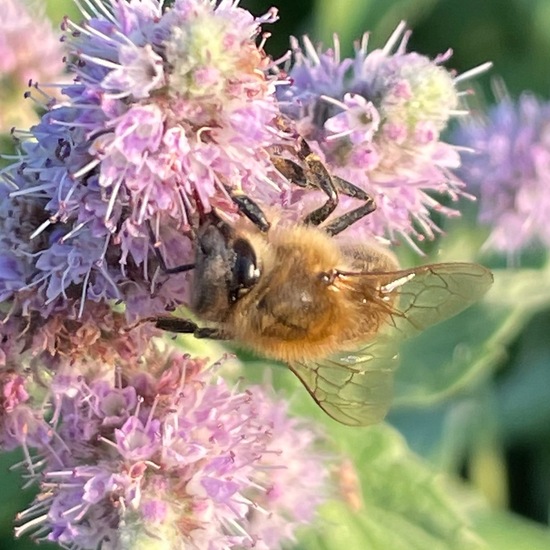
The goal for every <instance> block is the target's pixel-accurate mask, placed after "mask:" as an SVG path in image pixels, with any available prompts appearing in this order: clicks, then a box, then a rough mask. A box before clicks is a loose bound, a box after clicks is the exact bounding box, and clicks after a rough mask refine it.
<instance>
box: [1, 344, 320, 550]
mask: <svg viewBox="0 0 550 550" xmlns="http://www.w3.org/2000/svg"><path fill="white" fill-rule="evenodd" d="M160 357H161V355H160V354H157V355H156V356H155V355H150V356H149V361H148V362H147V365H146V366H147V371H145V370H143V368H140V367H139V366H137V365H135V364H134V365H131V364H128V365H126V367H124V368H123V369H122V371H121V372H119V374H118V375H117V376H116V377H115V376H113V374H112V373H110V374H109V373H108V372H107V373H106V374H105V375H103V376H101V375H100V373H98V372H96V373H94V374H93V375H91V376H82V375H81V374H79V373H78V371H77V370H74V369H73V370H72V371H71V370H66V371H65V372H64V373H61V372H58V373H57V374H55V375H54V377H53V379H52V381H51V384H50V388H51V389H50V391H49V392H48V394H47V400H46V402H49V403H50V404H51V406H52V407H53V409H52V415H51V416H52V419H51V421H50V422H49V424H48V426H47V427H48V437H47V439H46V438H42V439H39V438H37V437H35V438H34V439H33V440H32V441H31V440H29V441H28V442H27V443H28V446H29V447H32V448H33V450H34V452H36V453H38V454H37V455H36V456H35V457H34V458H33V459H30V460H31V462H30V463H29V469H30V471H31V473H32V472H34V474H33V475H32V477H34V478H37V479H38V478H40V479H42V483H41V494H39V495H38V497H37V499H36V501H35V503H34V504H33V505H32V506H31V507H30V508H29V509H28V510H27V511H25V512H23V513H21V514H20V516H19V519H20V524H21V525H20V527H19V528H18V529H17V533H18V534H19V535H20V534H23V533H27V532H31V533H33V536H34V537H35V538H37V539H38V540H44V539H47V540H51V541H56V542H58V543H60V544H62V545H65V546H70V547H72V548H79V549H82V550H85V549H95V548H98V547H101V548H112V549H115V548H116V549H125V548H128V549H129V548H132V549H133V548H150V547H154V548H174V549H175V548H192V549H205V550H206V549H209V550H210V549H220V550H221V549H222V548H225V549H228V548H252V547H254V548H258V549H265V550H267V549H275V548H280V547H281V544H283V543H285V542H288V541H291V540H293V536H294V532H295V530H296V527H297V526H299V525H300V524H305V523H309V522H310V521H311V520H312V519H313V517H314V515H315V510H316V508H317V506H318V505H319V504H320V503H321V502H322V501H323V500H324V499H325V494H326V483H327V474H326V469H324V468H323V467H322V464H321V461H320V454H319V451H317V450H316V440H317V439H318V438H317V436H316V435H314V433H313V432H312V431H311V430H310V429H309V428H307V427H306V426H305V425H303V424H302V423H300V422H298V421H297V420H291V419H289V417H288V416H287V413H286V406H285V404H284V403H282V402H276V401H273V399H272V397H271V396H269V395H268V394H266V392H265V391H264V390H262V389H260V388H251V389H249V390H246V391H244V392H238V391H235V390H230V389H229V388H228V387H227V385H226V384H225V383H224V382H223V381H222V380H221V379H220V378H216V377H215V376H212V375H213V374H214V373H213V372H211V371H209V370H204V366H205V361H204V360H198V359H191V358H189V357H188V356H181V355H171V356H170V357H169V359H168V361H167V362H166V363H163V362H162V361H161V359H160ZM98 374H99V376H98ZM212 377H213V378H214V380H215V381H214V382H213V383H212V382H211V381H209V379H211V378H212ZM115 380H116V382H115ZM10 384H11V388H12V389H11V390H8V389H7V385H6V386H5V393H10V394H11V395H13V396H15V395H18V396H19V397H13V398H12V401H13V402H15V401H18V400H19V401H21V402H22V403H24V402H25V400H26V399H27V397H28V396H27V395H26V394H25V393H24V392H22V391H21V389H15V387H16V386H20V384H19V381H18V380H17V379H12V380H11V381H10ZM44 424H45V422H44V421H42V425H44ZM35 464H36V465H38V464H40V472H38V470H39V468H38V467H37V466H36V467H35ZM148 545H153V546H148Z"/></svg>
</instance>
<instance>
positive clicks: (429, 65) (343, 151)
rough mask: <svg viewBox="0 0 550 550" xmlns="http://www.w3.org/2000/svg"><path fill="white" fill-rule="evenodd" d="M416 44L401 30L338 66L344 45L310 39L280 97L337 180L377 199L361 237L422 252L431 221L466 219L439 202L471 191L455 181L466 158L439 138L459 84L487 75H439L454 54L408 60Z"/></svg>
mask: <svg viewBox="0 0 550 550" xmlns="http://www.w3.org/2000/svg"><path fill="white" fill-rule="evenodd" d="M408 38H409V32H405V25H404V24H403V23H402V24H400V25H399V27H398V28H397V29H396V30H395V32H394V33H393V35H392V36H391V38H390V39H389V40H388V42H387V43H386V45H385V46H384V48H382V49H377V50H373V51H371V52H368V50H367V43H368V36H367V35H365V36H364V37H363V40H362V42H361V43H360V44H358V45H357V46H356V51H355V57H354V58H348V59H340V54H339V50H340V47H339V44H338V41H337V39H335V44H334V49H333V50H326V51H319V50H316V49H315V48H314V47H313V45H312V44H311V42H310V41H309V40H308V39H307V38H305V39H304V50H302V49H301V48H300V46H299V44H298V42H297V41H296V40H294V41H293V44H292V46H293V52H294V64H293V65H292V67H291V68H290V72H289V76H290V77H291V81H292V85H291V86H288V87H281V88H280V89H279V94H278V95H279V99H280V102H281V108H282V110H283V111H284V112H285V113H286V114H287V115H288V116H289V117H291V118H292V119H293V120H295V121H296V124H297V127H298V131H299V132H300V134H301V135H302V136H304V137H305V138H306V139H308V140H309V142H310V144H313V145H315V146H316V150H317V152H318V153H319V154H321V155H322V157H323V158H324V159H325V160H326V163H327V165H328V166H329V167H330V169H331V171H332V172H333V173H334V174H335V175H337V176H340V177H341V178H343V179H345V180H347V181H349V182H352V183H354V184H355V185H357V186H359V187H361V188H362V189H364V190H365V191H367V192H368V193H369V194H371V195H372V197H373V198H374V199H375V201H376V204H377V210H376V211H375V212H374V213H373V214H371V215H369V216H368V218H367V219H365V220H364V223H359V224H356V226H355V227H358V228H363V229H364V231H366V232H368V233H369V234H370V235H372V236H375V237H379V238H383V237H389V238H390V239H391V240H395V239H396V238H398V237H400V238H403V239H405V240H406V241H408V242H409V243H410V244H411V245H413V246H415V245H414V241H413V239H416V240H422V239H423V238H425V237H428V238H433V237H434V235H435V233H437V232H438V231H439V229H438V227H437V226H436V225H435V223H434V222H433V220H432V219H431V217H430V215H431V211H433V210H435V211H437V212H439V213H442V214H444V215H447V216H455V215H457V214H458V212H457V211H456V210H454V209H452V208H448V207H444V206H442V205H441V204H440V203H439V202H438V201H437V197H436V196H434V193H436V194H439V195H442V194H446V195H448V196H450V198H451V199H453V200H455V199H456V198H457V197H458V196H459V195H460V194H461V189H462V187H463V185H462V183H461V182H460V181H459V180H458V179H457V178H456V176H454V175H453V174H452V173H451V171H450V170H451V169H455V168H457V167H458V166H459V164H460V158H459V155H458V152H457V150H456V149H455V148H454V147H453V146H452V145H449V144H447V143H444V142H442V141H441V139H440V134H441V132H442V130H443V129H445V127H446V125H447V123H448V121H449V118H450V117H451V116H452V115H453V114H457V113H458V112H460V111H459V110H458V109H459V93H458V91H457V89H456V87H455V85H456V83H457V82H458V81H459V80H460V79H464V78H466V77H468V76H471V74H473V73H474V72H475V73H477V72H479V70H484V68H486V67H480V68H478V69H476V70H474V71H472V72H470V74H469V75H468V74H466V75H462V76H461V77H453V75H452V74H451V73H450V72H449V71H447V70H446V69H444V68H443V67H442V66H441V64H442V63H443V62H445V61H447V60H448V59H449V57H450V52H447V53H445V54H443V55H440V56H439V57H437V58H436V59H435V60H433V61H432V60H430V59H428V58H427V57H425V56H423V55H420V54H418V53H415V52H407V51H406V46H407V41H408ZM345 203H346V206H351V204H352V203H351V202H349V201H345Z"/></svg>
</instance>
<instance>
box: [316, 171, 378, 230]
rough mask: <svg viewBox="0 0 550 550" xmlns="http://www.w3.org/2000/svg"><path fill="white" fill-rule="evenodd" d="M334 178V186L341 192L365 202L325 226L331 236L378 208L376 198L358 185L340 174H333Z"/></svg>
mask: <svg viewBox="0 0 550 550" xmlns="http://www.w3.org/2000/svg"><path fill="white" fill-rule="evenodd" d="M332 180H333V182H334V186H335V187H336V189H337V190H338V191H339V192H340V193H342V194H343V195H346V196H348V197H352V198H354V199H358V200H361V201H364V204H362V205H361V206H359V207H358V208H356V209H355V210H350V211H349V212H346V213H345V214H342V215H341V216H339V217H338V218H336V219H335V220H334V221H333V222H332V223H330V224H328V225H327V226H326V227H324V230H325V231H326V232H327V233H328V234H329V235H331V236H333V235H338V233H340V232H342V231H344V229H347V228H348V227H349V226H350V225H352V224H354V223H355V222H357V221H359V220H360V219H361V218H364V217H365V216H367V215H368V214H371V213H372V212H374V211H375V210H376V203H375V202H374V199H373V198H372V197H371V196H370V195H368V194H367V193H365V191H363V190H362V189H360V188H359V187H357V186H356V185H353V184H352V183H350V182H349V181H346V180H343V179H342V178H339V177H338V176H332Z"/></svg>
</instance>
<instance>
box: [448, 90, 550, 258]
mask: <svg viewBox="0 0 550 550" xmlns="http://www.w3.org/2000/svg"><path fill="white" fill-rule="evenodd" d="M456 141H457V143H459V144H461V145H465V146H467V147H470V148H472V149H473V150H474V153H473V154H470V155H468V156H466V157H465V164H464V167H463V173H464V180H465V181H466V182H468V184H469V185H471V187H470V190H471V192H472V193H474V194H475V195H476V196H477V197H478V199H479V221H480V222H481V223H482V224H483V225H486V226H488V227H490V228H491V233H490V236H489V239H488V240H487V242H486V247H488V248H491V249H494V250H497V251H499V252H504V253H506V254H508V255H509V256H514V255H516V254H517V253H519V252H520V251H521V250H522V249H525V248H526V247H527V246H529V245H534V244H538V245H541V244H542V245H543V246H545V247H550V228H549V225H548V217H549V216H550V104H549V103H547V102H546V103H545V102H542V101H540V100H538V99H537V98H535V97H534V96H532V95H530V94H524V95H522V96H521V97H520V98H519V100H518V101H517V102H514V101H513V100H511V99H510V98H508V97H507V98H505V99H503V100H502V101H500V102H499V103H498V104H497V105H495V106H494V107H492V108H491V109H490V110H489V112H488V115H487V118H486V119H481V118H479V119H477V120H472V121H470V123H468V124H464V125H463V126H462V128H461V129H460V131H459V133H458V135H457V136H456Z"/></svg>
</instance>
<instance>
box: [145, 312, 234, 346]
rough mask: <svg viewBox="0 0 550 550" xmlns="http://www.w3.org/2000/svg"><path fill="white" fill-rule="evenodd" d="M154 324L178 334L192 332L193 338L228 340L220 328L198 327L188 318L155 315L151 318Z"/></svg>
mask: <svg viewBox="0 0 550 550" xmlns="http://www.w3.org/2000/svg"><path fill="white" fill-rule="evenodd" d="M152 321H154V322H155V326H156V327H157V328H159V329H161V330H165V331H167V332H177V333H178V334H192V335H193V336H194V337H195V338H209V339H211V340H229V336H228V335H227V334H224V333H223V332H222V331H221V330H220V329H217V328H212V327H199V326H198V325H197V324H196V323H194V322H193V321H190V320H189V319H181V318H179V317H156V318H154V319H152Z"/></svg>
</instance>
